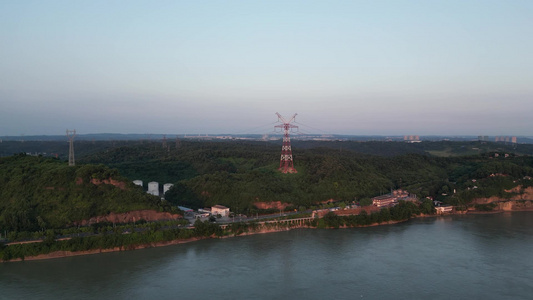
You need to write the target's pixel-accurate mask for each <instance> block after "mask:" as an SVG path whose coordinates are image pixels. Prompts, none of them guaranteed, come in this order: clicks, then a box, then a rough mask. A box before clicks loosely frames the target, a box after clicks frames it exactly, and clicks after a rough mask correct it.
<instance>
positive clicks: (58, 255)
mask: <svg viewBox="0 0 533 300" xmlns="http://www.w3.org/2000/svg"><path fill="white" fill-rule="evenodd" d="M518 211H533V209H520V210H496V211H458V212H453V213H446V214H434V215H424V214H422V215H418V216H415V217H412V218H410V219H407V220H403V221H387V222H383V223H373V224H370V225H364V226H355V227H348V226H346V225H344V226H341V227H338V228H324V229H348V228H365V227H374V226H387V225H394V224H398V223H403V222H407V221H409V220H411V219H417V218H429V217H445V216H452V215H468V214H471V215H485V214H500V213H505V212H518ZM302 228H304V229H305V228H307V229H319V228H317V227H310V226H307V225H298V226H292V227H289V226H287V227H280V228H268V229H260V230H258V231H247V232H243V233H241V234H229V235H226V236H221V237H215V236H209V237H194V238H189V239H185V240H171V241H166V242H156V243H150V244H141V245H136V246H131V247H127V248H126V247H114V248H107V249H94V250H86V251H74V252H73V251H55V252H51V253H46V254H39V255H36V256H28V257H25V258H24V259H21V258H15V259H11V260H8V261H3V262H5V263H7V262H20V261H35V260H47V259H56V258H65V257H74V256H83V255H93V254H100V253H111V252H121V251H131V250H139V249H147V248H156V247H165V246H172V245H179V244H186V243H191V242H196V241H200V240H206V239H226V238H234V237H239V236H251V235H257V234H267V233H274V232H283V231H291V230H294V229H302Z"/></svg>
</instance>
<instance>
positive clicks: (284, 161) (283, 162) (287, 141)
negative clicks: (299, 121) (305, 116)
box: [274, 113, 298, 173]
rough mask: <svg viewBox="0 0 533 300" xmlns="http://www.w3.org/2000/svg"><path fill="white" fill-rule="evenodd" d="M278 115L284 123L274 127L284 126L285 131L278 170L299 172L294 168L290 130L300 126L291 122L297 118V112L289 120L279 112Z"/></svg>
mask: <svg viewBox="0 0 533 300" xmlns="http://www.w3.org/2000/svg"><path fill="white" fill-rule="evenodd" d="M276 115H278V118H279V120H280V121H281V122H282V123H283V124H280V125H276V126H274V127H276V128H283V131H284V134H283V146H282V147H281V159H280V161H279V169H278V170H280V171H281V172H282V173H298V171H296V169H295V168H294V164H293V160H292V149H291V138H290V136H289V131H290V130H291V129H293V128H298V126H296V125H292V124H291V122H292V121H294V118H296V115H297V114H294V115H293V116H292V118H290V119H289V121H286V120H285V118H283V117H282V116H281V115H280V114H279V113H276Z"/></svg>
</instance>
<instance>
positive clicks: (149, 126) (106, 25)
mask: <svg viewBox="0 0 533 300" xmlns="http://www.w3.org/2000/svg"><path fill="white" fill-rule="evenodd" d="M532 14H533V2H531V1H512V2H504V1H467V2H465V1H458V0H452V1H393V0H384V1H268V2H264V1H157V2H149V1H89V2H83V1H46V0H45V1H7V0H3V1H2V0H0V41H1V45H0V53H1V54H2V55H1V56H0V136H20V135H28V136H29V135H62V134H64V132H65V130H66V129H67V128H68V129H76V130H77V132H78V133H79V134H90V133H103V132H113V133H123V134H129V133H136V132H143V133H149V132H151V133H156V132H162V133H165V132H182V134H183V133H187V134H205V133H211V132H213V133H215V132H220V133H224V134H246V133H249V134H261V133H269V132H271V131H273V126H274V122H275V121H276V120H277V117H276V115H275V112H279V113H281V114H282V115H284V116H291V115H292V114H294V113H298V116H297V117H296V121H297V122H301V123H299V124H301V125H302V129H306V130H304V131H305V132H307V133H316V134H320V133H322V134H341V135H342V134H345V135H368V136H372V135H381V136H387V135H396V136H401V135H420V136H423V135H425V136H428V135H438V136H477V135H488V136H533V131H532V129H531V128H532V127H533V126H532V125H533V121H532V120H531V118H530V116H531V113H532V112H533V101H532V100H533V99H532V98H533V97H532V96H533V85H531V82H533V72H532V71H533V40H532V39H531V38H530V37H531V36H533V19H532V18H531V15H532ZM297 125H298V124H297ZM269 126H270V127H269ZM306 126H309V127H306ZM259 129H261V130H263V131H262V132H257V130H259ZM254 130H255V131H254Z"/></svg>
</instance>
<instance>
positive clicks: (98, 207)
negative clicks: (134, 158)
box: [0, 154, 169, 231]
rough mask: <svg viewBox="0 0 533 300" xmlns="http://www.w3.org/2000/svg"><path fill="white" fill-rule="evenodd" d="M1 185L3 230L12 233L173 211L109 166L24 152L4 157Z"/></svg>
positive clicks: (0, 197) (0, 217)
mask: <svg viewBox="0 0 533 300" xmlns="http://www.w3.org/2000/svg"><path fill="white" fill-rule="evenodd" d="M0 187H1V189H0V228H2V229H4V230H8V231H34V230H43V229H48V228H63V227H65V226H67V225H69V224H72V223H73V222H75V221H80V220H84V219H89V218H91V217H95V216H101V215H105V214H108V213H110V212H116V213H120V212H127V211H132V210H140V209H161V210H163V209H169V208H168V207H166V208H165V207H162V206H161V205H162V204H161V200H160V199H159V198H158V197H154V196H151V195H148V194H146V193H145V192H143V191H142V189H141V188H139V187H137V186H134V185H133V183H131V182H130V180H128V179H126V178H124V177H121V176H120V175H119V173H118V171H117V170H113V169H110V168H108V167H106V166H104V165H80V166H75V167H69V166H68V165H67V164H66V163H64V162H61V161H59V160H57V159H53V158H43V157H34V156H27V155H25V154H19V155H15V156H11V157H4V158H0Z"/></svg>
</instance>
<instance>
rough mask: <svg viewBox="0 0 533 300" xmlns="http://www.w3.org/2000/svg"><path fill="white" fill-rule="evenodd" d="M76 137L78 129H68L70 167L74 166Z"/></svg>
mask: <svg viewBox="0 0 533 300" xmlns="http://www.w3.org/2000/svg"><path fill="white" fill-rule="evenodd" d="M75 136H76V129H74V130H68V129H67V138H68V144H69V149H68V165H69V166H74V165H75V163H74V137H75Z"/></svg>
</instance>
